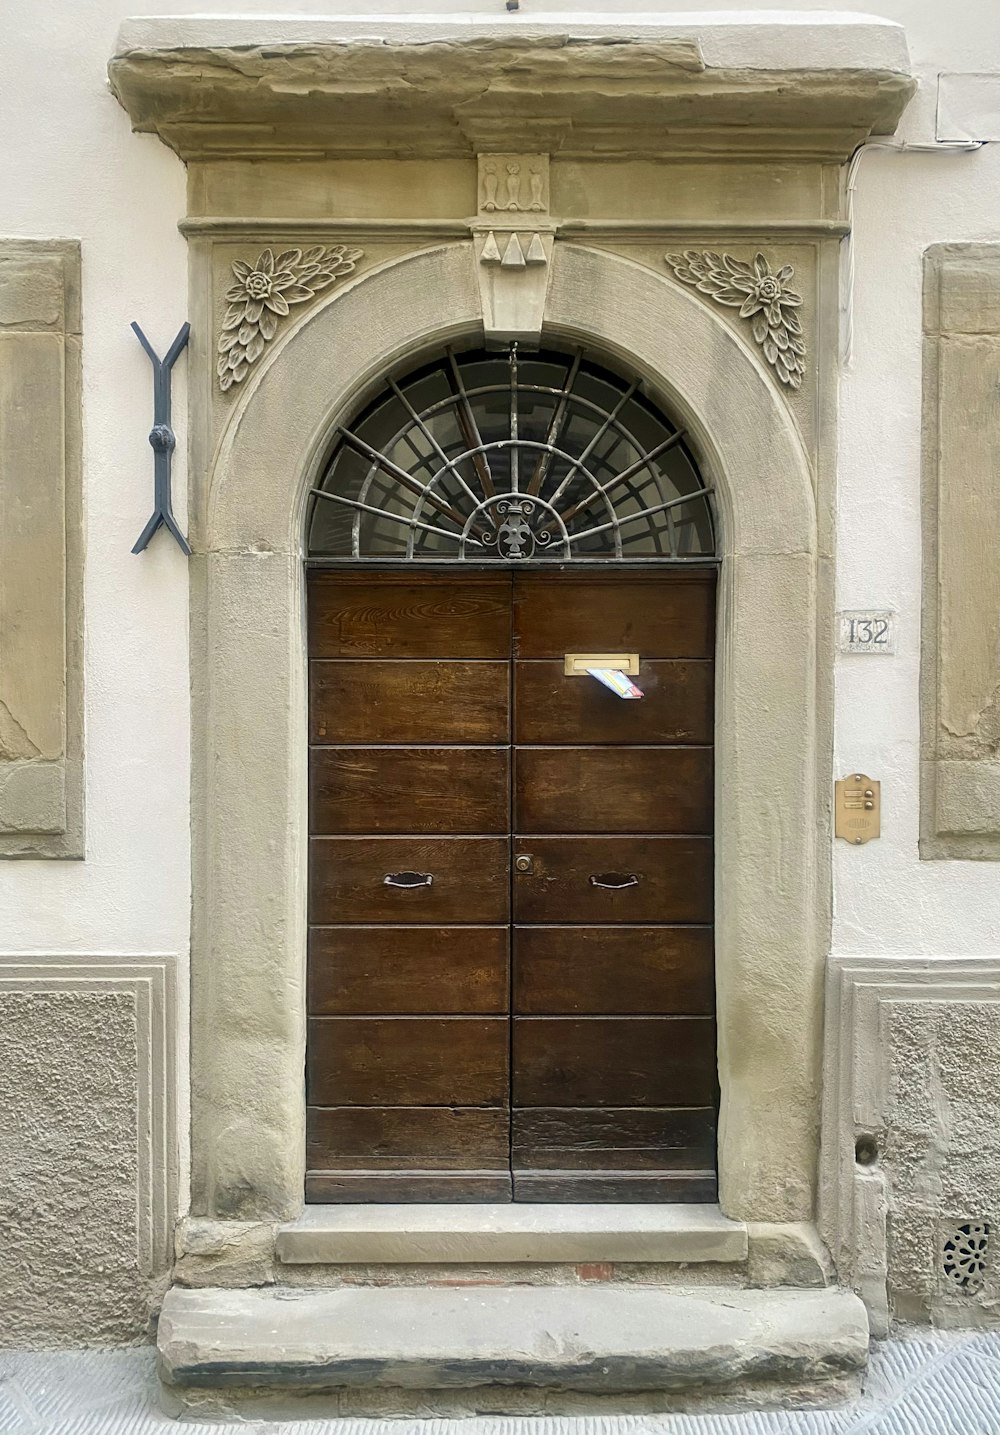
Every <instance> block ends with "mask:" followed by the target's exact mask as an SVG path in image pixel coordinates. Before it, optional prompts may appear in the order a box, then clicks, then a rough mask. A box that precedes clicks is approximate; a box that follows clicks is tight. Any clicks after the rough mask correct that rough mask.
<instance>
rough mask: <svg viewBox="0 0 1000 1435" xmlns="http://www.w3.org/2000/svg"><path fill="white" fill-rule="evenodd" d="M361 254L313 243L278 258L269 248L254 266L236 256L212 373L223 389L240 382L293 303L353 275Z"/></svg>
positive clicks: (289, 251) (355, 251) (310, 296)
mask: <svg viewBox="0 0 1000 1435" xmlns="http://www.w3.org/2000/svg"><path fill="white" fill-rule="evenodd" d="M363 254H364V250H362V249H351V248H348V246H347V245H344V244H331V245H323V244H314V245H312V246H311V247H310V248H309V249H286V250H284V252H283V253H281V254H278V255H277V256H275V253H274V250H273V249H265V250H263V251H262V252H261V254H260V255H259V256H258V258H257V261H256V263H254V264H247V263H246V262H245V261H244V260H242V259H237V260H235V261H234V262H233V265H232V270H233V277H234V279H235V281H236V282H235V283H234V284H233V285H232V287H231V288H229V289H227V291H226V300H227V303H228V307H227V309H226V312H225V314H224V315H223V319H222V332H221V334H220V335H219V343H218V351H219V359H218V363H217V364H216V372H217V373H218V376H219V387H220V388H221V389H222V391H223V392H225V391H226V390H227V389H230V388H232V386H233V384H241V383H242V382H243V380H244V379H245V378H246V376H247V374H248V373H249V372H250V368H251V365H253V364H255V363H256V362H257V360H258V359H259V358H260V356H261V354H262V353H263V352H264V350H265V348H266V347H267V345H268V344H269V343H270V342H271V340H272V339H273V338H274V336H275V334H276V333H277V332H278V327H279V325H280V324H281V322H282V320H283V319H285V318H286V317H287V315H288V314H289V313H290V312H291V306H292V305H293V304H304V303H305V302H306V301H307V300H309V299H313V298H315V296H316V295H317V294H319V293H321V292H322V291H323V290H324V289H329V287H330V286H331V284H336V282H337V280H338V279H341V278H343V276H344V275H346V274H353V272H354V270H355V268H356V266H357V262H358V260H359V259H360V258H362V256H363Z"/></svg>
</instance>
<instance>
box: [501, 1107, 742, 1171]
mask: <svg viewBox="0 0 1000 1435" xmlns="http://www.w3.org/2000/svg"><path fill="white" fill-rule="evenodd" d="M715 1141H716V1138H715V1112H714V1110H713V1109H712V1108H711V1107H709V1106H706V1107H702V1108H700V1109H693V1110H692V1109H679V1110H677V1109H671V1108H669V1107H667V1108H665V1109H663V1108H653V1109H648V1108H643V1107H640V1108H638V1109H634V1108H633V1109H628V1108H625V1109H622V1108H606V1109H598V1110H594V1109H587V1108H585V1107H584V1108H570V1109H561V1108H559V1107H549V1106H545V1107H538V1108H536V1109H531V1108H528V1109H521V1108H515V1110H514V1111H513V1112H512V1113H511V1153H512V1160H513V1164H514V1168H515V1170H519V1169H520V1170H538V1171H545V1170H552V1171H562V1170H565V1171H587V1170H596V1171H614V1170H622V1171H631V1170H641V1171H668V1170H669V1171H690V1170H702V1169H711V1168H712V1167H713V1166H714V1164H715Z"/></svg>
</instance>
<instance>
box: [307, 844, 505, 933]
mask: <svg viewBox="0 0 1000 1435" xmlns="http://www.w3.org/2000/svg"><path fill="white" fill-rule="evenodd" d="M309 846H310V877H309V920H310V921H311V922H312V923H314V924H317V925H322V926H327V925H330V924H332V923H334V922H380V923H381V922H388V923H391V924H393V925H397V926H398V925H401V924H405V925H409V924H411V923H419V924H421V925H422V924H423V923H425V922H426V923H431V924H433V925H434V926H446V925H450V924H451V923H453V922H464V923H489V924H492V923H497V922H506V921H507V920H508V908H509V889H510V884H509V880H508V864H509V843H508V842H507V840H506V839H505V838H502V837H437V838H435V837H424V838H421V837H371V838H366V837H314V838H312V840H311V841H310V844H309ZM400 872H419V873H426V874H428V875H430V876H431V877H432V878H433V881H432V883H431V885H430V886H429V887H414V888H410V889H404V888H401V887H388V886H386V885H385V880H384V879H385V877H386V875H387V874H390V873H400Z"/></svg>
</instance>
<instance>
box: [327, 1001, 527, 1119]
mask: <svg viewBox="0 0 1000 1435" xmlns="http://www.w3.org/2000/svg"><path fill="white" fill-rule="evenodd" d="M508 1046H509V1030H508V1022H507V1020H506V1019H501V1018H496V1017H483V1018H478V1017H444V1018H437V1017H413V1018H412V1019H411V1018H409V1017H381V1018H380V1017H368V1018H365V1017H329V1016H320V1017H310V1018H309V1045H308V1060H307V1088H308V1102H309V1105H311V1106H498V1107H505V1106H506V1105H507V1070H508Z"/></svg>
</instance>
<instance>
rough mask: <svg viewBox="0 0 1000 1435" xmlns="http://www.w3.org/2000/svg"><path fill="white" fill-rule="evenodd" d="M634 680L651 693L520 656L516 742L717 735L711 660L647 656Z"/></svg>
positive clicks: (684, 739) (706, 739)
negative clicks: (626, 696)
mask: <svg viewBox="0 0 1000 1435" xmlns="http://www.w3.org/2000/svg"><path fill="white" fill-rule="evenodd" d="M484 666H485V664H484ZM634 681H635V683H636V685H637V686H638V687H639V688H641V689H642V692H643V694H644V696H643V697H642V698H641V699H640V700H639V701H638V702H622V700H621V698H619V697H616V696H615V694H614V693H612V692H610V691H609V690H608V689H607V688H606V687H603V686H602V685H601V684H600V683H599V682H597V681H596V680H595V679H594V678H589V677H584V678H567V677H566V675H565V673H564V672H563V665H562V662H561V660H560V661H557V660H555V659H553V660H552V661H548V662H545V661H537V662H518V663H515V665H514V714H515V716H514V740H515V742H542V743H562V742H565V743H591V742H608V743H626V742H629V743H632V742H636V743H651V742H672V743H701V744H708V743H711V741H712V738H713V730H714V724H715V711H714V708H715V683H714V665H713V664H712V663H711V662H709V661H707V660H704V659H701V660H698V661H691V662H687V661H680V660H669V659H667V660H663V661H652V662H646V661H644V662H642V663H640V665H639V673H638V676H637V677H636V678H635V680H634ZM344 740H345V741H346V740H347V739H344Z"/></svg>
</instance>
